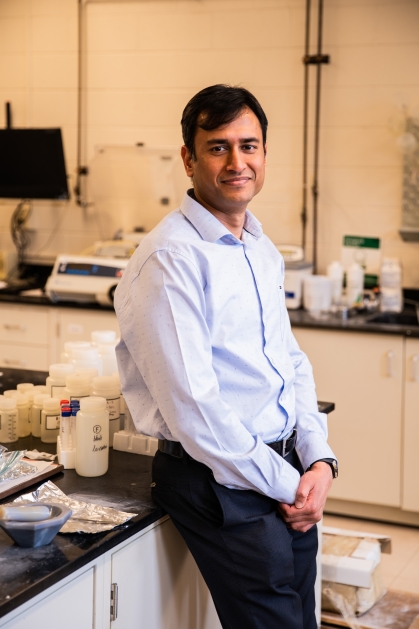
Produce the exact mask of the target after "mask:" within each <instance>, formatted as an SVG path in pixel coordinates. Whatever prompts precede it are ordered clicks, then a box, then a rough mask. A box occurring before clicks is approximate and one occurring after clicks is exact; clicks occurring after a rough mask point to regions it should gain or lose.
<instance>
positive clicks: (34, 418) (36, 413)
mask: <svg viewBox="0 0 419 629" xmlns="http://www.w3.org/2000/svg"><path fill="white" fill-rule="evenodd" d="M49 397H50V396H49V395H48V394H47V393H38V394H37V395H35V396H34V398H33V404H32V408H31V431H32V434H33V436H34V437H40V436H41V413H42V409H43V408H44V400H45V399H46V398H49Z"/></svg>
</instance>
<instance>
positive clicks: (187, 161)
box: [180, 145, 194, 177]
mask: <svg viewBox="0 0 419 629" xmlns="http://www.w3.org/2000/svg"><path fill="white" fill-rule="evenodd" d="M180 155H181V157H182V160H183V165H184V167H185V172H186V174H187V175H188V177H193V163H194V160H193V159H192V156H191V153H190V151H189V149H188V147H187V146H185V145H183V146H182V148H181V149H180Z"/></svg>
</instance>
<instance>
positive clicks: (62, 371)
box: [46, 363, 74, 399]
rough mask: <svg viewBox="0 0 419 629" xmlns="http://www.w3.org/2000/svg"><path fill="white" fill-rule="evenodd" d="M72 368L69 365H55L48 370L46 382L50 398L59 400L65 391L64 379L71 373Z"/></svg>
mask: <svg viewBox="0 0 419 629" xmlns="http://www.w3.org/2000/svg"><path fill="white" fill-rule="evenodd" d="M73 371H74V367H73V365H71V364H68V363H67V364H66V363H57V364H55V365H51V366H50V368H49V376H48V378H47V381H46V387H47V393H48V394H49V395H50V396H51V397H55V398H57V399H61V398H62V397H63V391H64V389H65V379H66V377H67V376H68V374H70V373H73Z"/></svg>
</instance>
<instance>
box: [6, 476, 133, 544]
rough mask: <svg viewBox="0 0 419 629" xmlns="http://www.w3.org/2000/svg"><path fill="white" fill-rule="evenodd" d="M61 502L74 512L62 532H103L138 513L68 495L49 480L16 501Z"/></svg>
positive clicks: (15, 501)
mask: <svg viewBox="0 0 419 629" xmlns="http://www.w3.org/2000/svg"><path fill="white" fill-rule="evenodd" d="M30 502H61V503H62V504H65V505H66V506H67V507H69V508H70V509H71V510H72V512H73V514H72V516H71V517H70V519H69V520H67V522H66V523H65V524H64V526H63V527H62V529H61V530H60V533H101V532H102V531H110V530H112V529H114V528H115V527H117V526H120V525H121V524H125V522H128V520H131V518H134V517H135V516H136V515H138V514H137V513H126V512H125V511H118V510H117V509H113V508H112V507H102V506H101V505H98V504H93V503H92V502H82V501H80V500H74V499H73V498H70V497H69V496H67V495H66V494H65V493H64V492H62V491H61V489H58V487H57V486H56V485H54V483H52V482H51V481H47V482H46V483H44V484H43V485H41V486H40V487H38V489H36V490H35V491H33V492H32V493H30V494H23V495H22V496H19V498H16V500H14V501H13V504H14V503H21V504H22V503H30Z"/></svg>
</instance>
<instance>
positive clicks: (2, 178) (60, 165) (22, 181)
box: [0, 128, 70, 200]
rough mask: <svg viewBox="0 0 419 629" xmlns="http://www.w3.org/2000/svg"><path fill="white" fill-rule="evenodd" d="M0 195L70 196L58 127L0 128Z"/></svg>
mask: <svg viewBox="0 0 419 629" xmlns="http://www.w3.org/2000/svg"><path fill="white" fill-rule="evenodd" d="M0 197H1V198H6V199H62V200H66V199H69V198H70V195H69V191H68V185H67V173H66V168H65V159H64V149H63V141H62V137H61V129H13V128H8V129H0Z"/></svg>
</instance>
